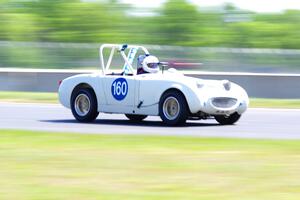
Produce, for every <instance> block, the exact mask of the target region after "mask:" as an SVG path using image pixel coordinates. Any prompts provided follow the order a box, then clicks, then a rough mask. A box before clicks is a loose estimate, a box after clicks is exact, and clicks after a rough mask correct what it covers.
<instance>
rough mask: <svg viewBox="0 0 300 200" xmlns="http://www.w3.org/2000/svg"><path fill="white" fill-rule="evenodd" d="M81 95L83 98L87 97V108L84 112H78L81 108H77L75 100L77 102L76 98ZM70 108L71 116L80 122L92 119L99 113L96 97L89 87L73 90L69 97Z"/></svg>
mask: <svg viewBox="0 0 300 200" xmlns="http://www.w3.org/2000/svg"><path fill="white" fill-rule="evenodd" d="M81 96H82V97H83V98H88V101H89V109H87V111H86V113H84V112H82V113H80V111H81V110H82V108H79V107H80V106H76V101H77V102H78V101H79V100H76V99H77V98H80V97H81ZM77 105H78V104H77ZM79 105H80V104H79ZM71 110H72V114H73V116H74V117H75V119H76V120H77V121H80V122H92V121H94V120H95V119H96V118H97V116H98V115H99V112H98V105H97V98H96V96H95V93H94V92H93V90H92V89H89V88H83V89H79V90H77V91H75V92H73V94H72V97H71Z"/></svg>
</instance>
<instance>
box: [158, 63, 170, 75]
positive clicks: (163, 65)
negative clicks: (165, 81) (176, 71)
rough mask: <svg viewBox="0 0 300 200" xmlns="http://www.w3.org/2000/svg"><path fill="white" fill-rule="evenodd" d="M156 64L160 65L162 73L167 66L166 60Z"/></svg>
mask: <svg viewBox="0 0 300 200" xmlns="http://www.w3.org/2000/svg"><path fill="white" fill-rule="evenodd" d="M158 64H159V65H160V66H161V70H162V73H164V71H165V67H168V66H169V63H168V62H159V63H158Z"/></svg>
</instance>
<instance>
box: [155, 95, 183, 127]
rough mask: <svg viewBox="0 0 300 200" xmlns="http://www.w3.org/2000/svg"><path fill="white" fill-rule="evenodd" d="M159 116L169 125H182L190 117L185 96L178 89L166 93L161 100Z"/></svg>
mask: <svg viewBox="0 0 300 200" xmlns="http://www.w3.org/2000/svg"><path fill="white" fill-rule="evenodd" d="M159 116H160V118H161V119H162V120H163V122H164V123H166V124H168V125H182V124H184V123H185V121H186V120H187V117H188V106H187V103H186V100H185V97H184V96H183V95H182V94H181V93H180V92H178V91H169V92H167V93H165V94H164V95H163V96H162V97H161V99H160V102H159Z"/></svg>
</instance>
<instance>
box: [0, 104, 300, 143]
mask: <svg viewBox="0 0 300 200" xmlns="http://www.w3.org/2000/svg"><path fill="white" fill-rule="evenodd" d="M0 129H22V130H43V131H55V132H76V133H94V134H98V133H99V134H103V133H105V134H137V135H139V134H147V135H182V136H184V135H189V136H201V137H237V138H272V139H300V110H287V109H249V110H248V111H247V112H246V113H245V114H244V115H243V116H242V118H241V119H240V121H239V122H238V123H237V124H236V125H233V126H221V125H218V123H216V121H215V120H213V119H211V120H201V121H188V122H187V124H186V126H183V127H167V126H165V125H164V124H163V123H162V122H161V120H160V118H159V117H148V118H147V119H146V120H145V121H144V122H141V123H133V122H130V121H128V120H127V118H126V117H125V116H124V115H110V114H102V113H101V114H100V115H99V117H98V119H97V120H96V121H95V122H94V123H90V124H83V123H78V122H77V121H76V120H74V118H73V116H72V114H71V112H70V111H69V110H68V109H66V108H64V107H62V106H60V105H58V104H57V105H56V104H21V103H4V102H2V103H0Z"/></svg>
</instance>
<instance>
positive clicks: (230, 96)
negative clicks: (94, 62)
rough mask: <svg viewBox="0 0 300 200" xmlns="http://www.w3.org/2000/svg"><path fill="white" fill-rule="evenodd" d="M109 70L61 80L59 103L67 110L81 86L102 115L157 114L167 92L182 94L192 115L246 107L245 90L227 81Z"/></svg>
mask: <svg viewBox="0 0 300 200" xmlns="http://www.w3.org/2000/svg"><path fill="white" fill-rule="evenodd" d="M113 47H116V46H113ZM111 57H112V56H111ZM123 57H125V56H123ZM111 59H112V58H111ZM124 59H126V58H124ZM125 63H126V64H127V65H130V68H129V69H131V68H132V66H131V63H129V62H128V60H127V61H126V60H125ZM102 64H103V65H104V62H102ZM108 68H109V66H107V65H105V66H104V67H103V71H102V73H101V72H99V73H94V74H82V75H76V76H72V77H69V78H67V79H65V80H63V81H62V83H61V85H60V87H59V100H60V102H61V104H62V105H64V106H65V107H67V108H70V101H71V96H72V92H73V91H74V89H75V88H76V87H77V86H79V85H80V84H86V85H88V86H89V87H90V88H92V89H93V91H94V92H95V95H96V98H97V103H98V104H97V105H98V111H99V112H105V113H124V114H141V115H159V102H160V98H161V97H162V95H163V94H164V93H165V92H166V91H169V90H177V91H180V92H181V93H182V94H183V95H184V97H185V99H186V102H187V105H188V108H189V112H190V114H191V115H193V114H197V113H205V114H207V115H230V114H233V113H235V112H237V113H239V114H242V113H244V112H245V111H246V109H247V107H248V104H249V98H248V95H247V93H246V91H245V90H244V89H243V88H242V87H240V86H239V85H237V84H235V83H232V82H229V81H227V80H205V79H197V78H193V77H187V76H185V75H183V74H182V73H180V72H179V71H177V70H175V69H169V70H163V71H160V72H159V73H155V74H140V75H137V74H136V73H135V72H133V71H132V72H133V73H132V74H125V73H124V74H107V72H106V71H105V70H108ZM131 70H132V69H131ZM224 102H225V103H224ZM229 103H232V105H229ZM227 104H228V105H229V106H228V105H227ZM220 105H226V106H225V107H220ZM218 106H219V107H218Z"/></svg>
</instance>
